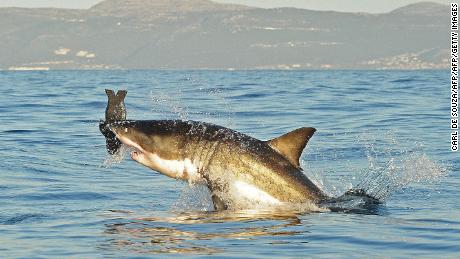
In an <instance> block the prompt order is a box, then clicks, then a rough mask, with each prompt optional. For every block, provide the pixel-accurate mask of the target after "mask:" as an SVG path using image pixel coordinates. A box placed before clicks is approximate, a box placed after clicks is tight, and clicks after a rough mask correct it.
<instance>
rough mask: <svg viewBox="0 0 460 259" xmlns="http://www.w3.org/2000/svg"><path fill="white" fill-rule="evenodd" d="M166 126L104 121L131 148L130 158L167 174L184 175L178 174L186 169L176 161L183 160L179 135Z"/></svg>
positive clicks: (156, 122)
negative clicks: (132, 149)
mask: <svg viewBox="0 0 460 259" xmlns="http://www.w3.org/2000/svg"><path fill="white" fill-rule="evenodd" d="M168 126H170V125H167V124H165V122H164V121H129V120H128V121H119V122H112V123H108V124H107V127H108V128H109V129H110V131H111V132H113V133H114V134H115V136H116V138H117V139H118V140H120V141H121V143H123V144H125V145H127V146H129V147H132V148H134V151H132V152H131V158H132V159H133V160H135V161H137V162H138V163H140V164H142V165H144V166H146V167H149V168H151V169H153V170H155V171H159V172H161V173H163V174H166V175H168V176H170V177H173V178H184V177H186V176H185V175H182V174H184V172H185V171H187V170H186V169H190V168H185V167H184V166H189V165H183V164H180V163H184V161H185V160H186V158H185V157H184V150H183V146H182V145H183V139H182V135H180V134H175V132H174V131H173V130H171V129H172V127H168ZM182 167H184V168H182ZM189 167H190V166H189ZM181 168H182V169H181ZM189 171H190V170H189Z"/></svg>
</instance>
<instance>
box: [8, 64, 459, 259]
mask: <svg viewBox="0 0 460 259" xmlns="http://www.w3.org/2000/svg"><path fill="white" fill-rule="evenodd" d="M105 88H110V89H122V88H123V89H127V90H128V96H127V97H126V106H127V111H128V114H127V116H128V118H129V119H193V120H200V121H206V122H211V123H216V124H220V125H223V126H226V127H230V128H232V129H235V130H238V131H241V132H243V133H246V134H248V135H251V136H254V137H256V138H259V139H269V138H273V137H276V136H278V135H281V134H284V133H286V132H288V131H290V130H293V129H295V128H298V127H303V126H311V127H315V128H316V129H317V132H316V133H315V135H314V137H313V138H312V139H311V140H310V142H309V144H308V146H307V148H306V150H305V151H304V153H303V156H302V159H301V160H302V161H301V162H302V166H303V168H304V169H305V173H306V174H307V175H308V176H309V177H310V178H311V179H313V180H314V181H315V182H316V183H317V184H318V185H320V186H321V188H323V189H324V190H325V191H326V192H327V193H328V194H330V195H335V196H337V195H340V194H341V193H343V192H345V191H346V190H348V189H349V188H351V187H356V186H366V188H367V189H368V190H369V192H373V193H374V194H375V195H377V196H379V197H381V198H382V199H384V203H383V204H381V205H380V206H379V207H378V208H376V209H375V210H373V211H369V212H368V213H336V212H321V213H318V212H308V211H303V212H295V211H280V210H270V209H267V210H244V211H223V212H213V211H210V210H211V208H212V206H211V205H210V199H209V197H208V193H207V192H206V190H205V189H204V188H202V187H200V186H190V185H188V184H187V183H183V182H178V181H175V180H173V179H169V178H167V177H166V176H164V175H161V174H159V173H156V172H154V171H152V170H150V169H148V168H145V167H143V166H141V165H139V164H137V163H136V162H134V161H132V160H131V159H130V158H129V155H127V156H126V157H111V156H109V155H108V154H107V152H106V149H105V140H104V137H103V136H102V135H101V134H100V133H99V129H98V120H99V119H103V117H104V111H105V106H106V102H107V97H106V95H105V93H104V89H105ZM0 91H1V95H0V100H1V102H0V122H1V123H0V143H1V145H0V157H1V167H0V257H1V258H155V257H158V258H163V257H165V256H168V257H208V256H209V257H219V258H221V257H226V258H231V257H233V258H298V257H314V258H334V257H338V258H350V257H361V258H369V257H379V258H391V257H403V258H409V257H426V258H458V257H459V256H460V202H459V200H458V198H459V197H460V196H459V195H460V176H459V163H458V162H459V153H453V152H451V151H450V141H449V140H450V124H449V107H450V88H449V73H448V71H68V72H67V71H50V72H0Z"/></svg>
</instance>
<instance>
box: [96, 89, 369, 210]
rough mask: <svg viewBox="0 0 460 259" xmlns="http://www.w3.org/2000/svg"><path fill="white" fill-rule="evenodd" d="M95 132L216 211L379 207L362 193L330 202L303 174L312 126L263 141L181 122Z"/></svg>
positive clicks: (113, 125)
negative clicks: (189, 187)
mask: <svg viewBox="0 0 460 259" xmlns="http://www.w3.org/2000/svg"><path fill="white" fill-rule="evenodd" d="M110 98H111V97H110V95H109V100H110ZM109 103H110V101H109ZM113 107H115V106H113ZM108 111H109V113H110V109H109V108H108ZM106 118H107V113H106ZM100 130H101V132H102V133H103V134H104V135H105V136H106V138H107V143H109V142H114V141H115V142H116V141H120V142H121V143H123V144H125V145H127V146H130V147H132V148H133V149H134V151H132V152H131V158H132V159H133V160H135V161H137V162H138V163H140V164H142V165H144V166H146V167H148V168H150V169H152V170H154V171H157V172H160V173H162V174H164V175H166V176H168V177H171V178H174V179H179V180H185V181H188V182H190V183H198V184H205V185H206V186H207V187H208V188H209V190H210V193H211V196H212V200H213V203H214V208H215V209H216V210H222V209H232V208H241V207H244V208H248V207H251V206H258V205H274V206H277V205H282V204H302V203H313V204H318V205H324V206H327V207H329V208H337V206H336V204H337V203H340V202H344V201H348V200H350V199H352V198H353V197H364V198H365V199H366V204H367V203H377V202H378V201H377V200H375V199H373V198H372V197H370V196H368V195H366V194H365V193H364V191H361V190H350V191H348V192H347V193H346V194H345V195H343V196H341V197H339V198H333V197H330V196H328V195H327V194H326V193H325V192H323V191H322V190H321V188H319V187H318V186H317V185H316V184H315V183H314V182H312V181H311V180H310V179H309V178H308V177H307V176H306V175H305V174H304V172H303V170H302V168H301V166H300V162H299V158H300V156H301V154H302V152H303V150H304V148H305V146H306V145H307V143H308V141H309V140H310V139H311V137H312V136H313V134H314V133H315V131H316V129H315V128H312V127H302V128H299V129H295V130H293V131H291V132H289V133H286V134H284V135H282V136H279V137H276V138H273V139H271V140H267V141H262V140H258V139H256V138H253V137H250V136H248V135H245V134H243V133H240V132H237V131H234V130H232V129H229V128H226V127H222V126H219V125H215V124H211V123H206V122H199V121H184V120H108V119H106V120H105V121H101V123H100ZM108 148H109V146H108ZM111 151H114V150H113V149H112V150H109V152H110V153H113V152H111Z"/></svg>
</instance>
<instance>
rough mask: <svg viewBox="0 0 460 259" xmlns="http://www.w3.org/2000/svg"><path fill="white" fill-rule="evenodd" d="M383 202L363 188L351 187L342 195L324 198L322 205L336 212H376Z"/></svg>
mask: <svg viewBox="0 0 460 259" xmlns="http://www.w3.org/2000/svg"><path fill="white" fill-rule="evenodd" d="M381 203H382V202H381V201H380V200H378V199H377V198H375V197H373V196H371V195H369V194H367V193H366V192H365V191H364V190H363V189H350V190H348V191H347V192H346V193H344V194H343V195H342V196H339V197H337V198H330V199H327V200H324V201H323V202H322V203H321V205H322V206H325V207H327V208H328V209H330V210H331V211H335V212H347V213H362V214H374V213H376V210H377V209H378V207H379V205H380V204H381Z"/></svg>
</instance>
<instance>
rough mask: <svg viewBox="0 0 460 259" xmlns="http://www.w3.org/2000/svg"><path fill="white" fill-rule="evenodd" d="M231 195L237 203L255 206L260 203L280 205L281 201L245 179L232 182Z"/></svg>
mask: <svg viewBox="0 0 460 259" xmlns="http://www.w3.org/2000/svg"><path fill="white" fill-rule="evenodd" d="M230 192H231V195H232V196H233V197H232V198H233V200H234V202H236V203H238V204H236V205H240V206H245V205H246V204H247V205H249V206H254V204H258V205H262V206H263V205H280V204H281V202H280V201H279V200H278V199H276V198H275V197H273V196H271V195H270V194H268V193H267V192H265V191H263V190H261V189H260V188H258V187H257V186H255V185H252V184H250V183H247V182H244V181H239V180H237V181H235V182H233V183H232V188H231V191H230Z"/></svg>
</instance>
